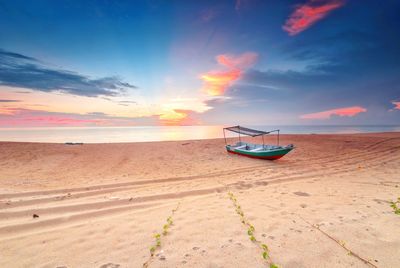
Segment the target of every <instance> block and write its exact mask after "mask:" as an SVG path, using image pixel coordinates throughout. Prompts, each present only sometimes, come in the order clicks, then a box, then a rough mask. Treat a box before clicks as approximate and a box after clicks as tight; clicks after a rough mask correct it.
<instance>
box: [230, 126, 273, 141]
mask: <svg viewBox="0 0 400 268" xmlns="http://www.w3.org/2000/svg"><path fill="white" fill-rule="evenodd" d="M225 130H228V131H232V132H236V133H239V141H241V138H240V134H243V135H246V136H251V137H257V136H262V139H263V146H264V135H266V134H270V133H271V132H278V135H277V141H278V142H277V144H278V145H279V129H275V130H270V131H262V130H256V129H251V128H247V127H241V126H233V127H225V128H224V129H223V131H224V139H225V144H227V142H226V136H225Z"/></svg>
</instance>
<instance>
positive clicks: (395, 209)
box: [390, 197, 400, 215]
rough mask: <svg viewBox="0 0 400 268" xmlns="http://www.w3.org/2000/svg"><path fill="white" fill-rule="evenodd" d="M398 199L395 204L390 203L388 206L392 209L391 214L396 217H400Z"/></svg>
mask: <svg viewBox="0 0 400 268" xmlns="http://www.w3.org/2000/svg"><path fill="white" fill-rule="evenodd" d="M399 205H400V197H398V198H397V201H395V202H393V201H392V202H390V206H391V207H392V208H393V212H394V214H396V215H400V207H399Z"/></svg>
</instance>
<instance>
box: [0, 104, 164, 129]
mask: <svg viewBox="0 0 400 268" xmlns="http://www.w3.org/2000/svg"><path fill="white" fill-rule="evenodd" d="M159 122H160V120H159V118H158V115H151V116H143V117H121V116H112V115H108V114H105V113H102V112H92V113H86V114H76V113H59V112H50V111H43V110H34V109H23V108H1V107H0V127H49V126H134V125H158V124H159Z"/></svg>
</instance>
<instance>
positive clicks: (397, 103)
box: [392, 101, 400, 110]
mask: <svg viewBox="0 0 400 268" xmlns="http://www.w3.org/2000/svg"><path fill="white" fill-rule="evenodd" d="M392 103H393V105H394V109H395V110H400V101H392Z"/></svg>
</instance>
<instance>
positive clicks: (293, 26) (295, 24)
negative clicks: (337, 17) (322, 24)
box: [282, 0, 344, 35]
mask: <svg viewBox="0 0 400 268" xmlns="http://www.w3.org/2000/svg"><path fill="white" fill-rule="evenodd" d="M343 5H344V0H309V1H308V2H307V3H305V4H303V5H298V6H297V7H296V10H295V11H294V12H293V13H292V14H291V15H290V16H289V18H288V19H287V20H286V23H285V25H284V26H283V27H282V28H283V29H284V30H285V31H287V32H288V33H289V35H296V34H298V33H300V32H302V31H304V30H306V29H307V28H309V27H310V26H311V25H313V24H314V23H316V22H317V21H319V20H321V19H323V18H324V17H326V16H327V15H328V14H329V13H330V12H331V11H332V10H335V9H337V8H339V7H341V6H343Z"/></svg>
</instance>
